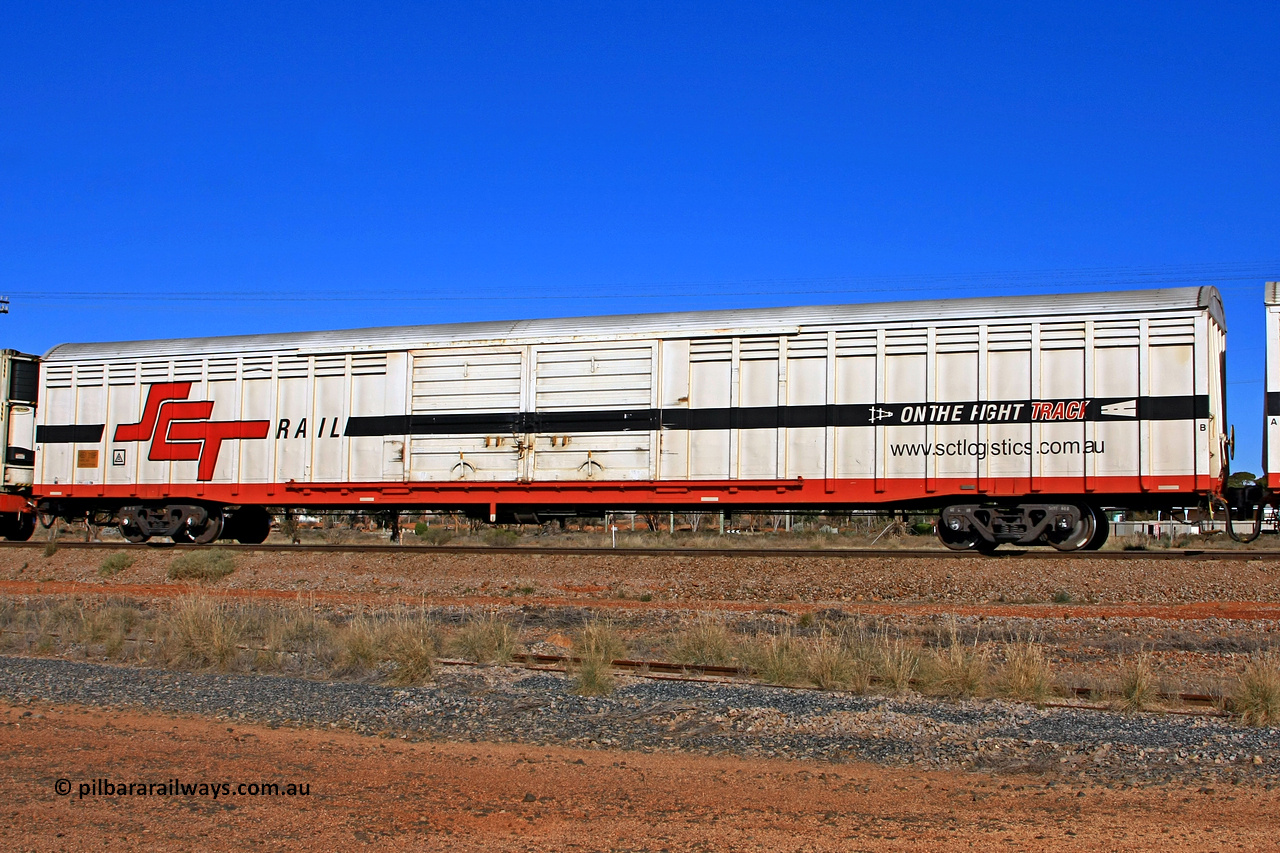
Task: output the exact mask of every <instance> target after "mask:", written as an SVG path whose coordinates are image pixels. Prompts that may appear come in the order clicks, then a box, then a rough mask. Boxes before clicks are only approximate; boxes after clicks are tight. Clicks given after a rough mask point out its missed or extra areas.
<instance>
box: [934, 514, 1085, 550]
mask: <svg viewBox="0 0 1280 853" xmlns="http://www.w3.org/2000/svg"><path fill="white" fill-rule="evenodd" d="M1108 530H1109V527H1108V525H1107V524H1106V522H1105V521H1102V522H1101V523H1100V522H1099V516H1098V513H1097V512H1096V511H1095V510H1094V509H1093V508H1092V507H1089V506H1084V505H1077V504H1069V503H1044V504H1017V505H1016V506H989V505H982V504H957V505H953V506H949V507H947V508H945V509H944V510H943V511H942V513H941V517H940V518H939V521H938V538H939V539H940V540H941V541H942V544H944V545H946V546H947V547H948V548H950V549H952V550H953V551H966V550H977V551H990V550H994V549H995V547H996V546H998V545H1000V544H1001V543H1004V542H1008V543H1011V544H1015V545H1050V546H1052V547H1054V548H1056V549H1058V550H1059V551H1076V550H1080V549H1091V550H1092V549H1096V548H1100V547H1102V543H1103V542H1105V541H1106V538H1107V532H1108Z"/></svg>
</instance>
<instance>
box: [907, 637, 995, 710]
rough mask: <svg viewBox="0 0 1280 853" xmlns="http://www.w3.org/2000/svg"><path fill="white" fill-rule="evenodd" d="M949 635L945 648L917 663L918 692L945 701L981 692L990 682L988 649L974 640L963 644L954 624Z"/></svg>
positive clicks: (935, 651)
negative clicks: (942, 697) (919, 688)
mask: <svg viewBox="0 0 1280 853" xmlns="http://www.w3.org/2000/svg"><path fill="white" fill-rule="evenodd" d="M949 633H950V636H949V638H948V639H949V641H948V643H947V645H946V646H945V647H944V648H940V649H932V650H930V652H929V653H928V654H927V655H925V657H924V658H923V660H922V662H921V667H920V687H921V692H923V693H928V694H931V695H935V696H946V697H947V698H949V699H963V698H966V697H969V696H977V695H980V694H982V693H984V692H985V691H986V689H987V686H988V684H989V682H990V672H991V663H990V660H991V650H990V648H989V647H988V646H986V645H980V644H979V643H978V642H977V640H975V641H974V642H973V643H965V642H963V641H962V640H961V639H960V637H959V631H958V630H957V628H956V626H955V624H954V623H952V625H951V627H950V632H949Z"/></svg>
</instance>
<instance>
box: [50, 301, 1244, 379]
mask: <svg viewBox="0 0 1280 853" xmlns="http://www.w3.org/2000/svg"><path fill="white" fill-rule="evenodd" d="M1195 309H1200V310H1207V311H1208V312H1209V314H1210V316H1212V317H1213V318H1214V320H1216V321H1217V323H1218V324H1219V325H1220V326H1222V327H1223V328H1225V326H1226V322H1225V319H1224V315H1223V311H1222V298H1221V297H1220V296H1219V294H1218V291H1217V289H1216V288H1214V287H1179V288H1162V289H1155V290H1128V291H1113V292H1103V293H1066V294H1037V295H1033V296H988V297H977V298H965V299H931V300H920V301H912V302H879V303H865V304H853V305H816V306H814V305H805V306H793V307H786V308H741V309H725V310H714V311H685V312H673V313H665V314H622V315H606V316H599V317H564V318H552V319H540V320H494V321H484V322H476V323H448V324H442V325H435V326H391V327H385V328H372V329H347V330H340V331H320V332H284V333H278V334H262V335H234V336H227V337H209V338H176V339H168V340H148V341H124V342H119V343H79V344H77V343H69V344H60V345H58V346H55V347H54V348H52V349H51V350H49V351H48V352H47V353H46V354H45V356H44V357H45V359H46V360H53V361H83V360H90V359H92V360H95V361H109V360H117V359H138V358H157V357H159V358H163V357H169V356H201V355H211V354H229V353H244V352H319V351H367V352H386V351H394V350H403V349H417V348H420V347H437V346H441V345H448V344H455V343H467V342H475V343H479V342H487V343H496V342H502V343H532V342H539V341H563V340H575V339H599V338H641V337H662V338H676V339H678V338H683V337H689V336H692V335H699V336H701V335H720V334H723V335H729V334H758V335H760V334H783V333H793V332H796V331H798V330H800V329H809V330H817V329H827V328H831V327H848V326H873V327H875V326H882V325H888V324H892V325H895V326H908V327H909V326H912V325H921V326H923V325H931V324H934V323H936V322H938V321H944V322H946V321H959V320H975V321H985V322H1027V321H1028V320H1030V319H1035V318H1042V317H1043V318H1052V319H1054V320H1063V319H1066V318H1070V317H1075V318H1078V319H1083V318H1088V317H1096V316H1098V315H1100V314H1135V313H1136V314H1143V315H1149V314H1153V313H1161V312H1173V311H1187V310H1195Z"/></svg>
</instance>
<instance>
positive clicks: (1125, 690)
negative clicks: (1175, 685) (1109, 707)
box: [1115, 651, 1160, 711]
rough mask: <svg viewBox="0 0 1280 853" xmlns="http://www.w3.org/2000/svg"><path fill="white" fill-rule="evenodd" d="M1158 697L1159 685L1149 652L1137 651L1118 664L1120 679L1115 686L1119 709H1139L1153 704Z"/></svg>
mask: <svg viewBox="0 0 1280 853" xmlns="http://www.w3.org/2000/svg"><path fill="white" fill-rule="evenodd" d="M1159 698H1160V685H1159V683H1158V681H1157V680H1156V673H1155V669H1154V667H1153V666H1152V663H1151V653H1150V652H1145V651H1144V652H1139V653H1138V654H1137V655H1135V656H1134V657H1132V658H1130V659H1129V660H1128V661H1127V662H1126V661H1122V662H1121V666H1120V680H1119V683H1118V685H1117V687H1116V703H1115V704H1116V707H1117V708H1119V709H1120V710H1121V711H1141V710H1144V709H1146V708H1149V707H1151V706H1152V705H1154V704H1155V703H1156V702H1157V701H1158V700H1159Z"/></svg>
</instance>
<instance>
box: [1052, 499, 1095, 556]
mask: <svg viewBox="0 0 1280 853" xmlns="http://www.w3.org/2000/svg"><path fill="white" fill-rule="evenodd" d="M1076 509H1078V510H1079V511H1080V520H1079V521H1077V522H1076V525H1075V527H1072V528H1071V529H1070V530H1068V531H1067V532H1066V533H1063V534H1061V535H1055V536H1051V537H1047V538H1048V539H1049V544H1050V545H1052V546H1053V547H1054V548H1057V549H1058V550H1059V551H1079V550H1081V549H1083V548H1085V547H1087V546H1088V545H1089V544H1090V543H1091V542H1092V541H1093V540H1094V536H1095V534H1096V533H1097V529H1098V517H1097V515H1095V514H1094V512H1093V509H1092V508H1090V507H1087V506H1078V507H1076Z"/></svg>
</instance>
